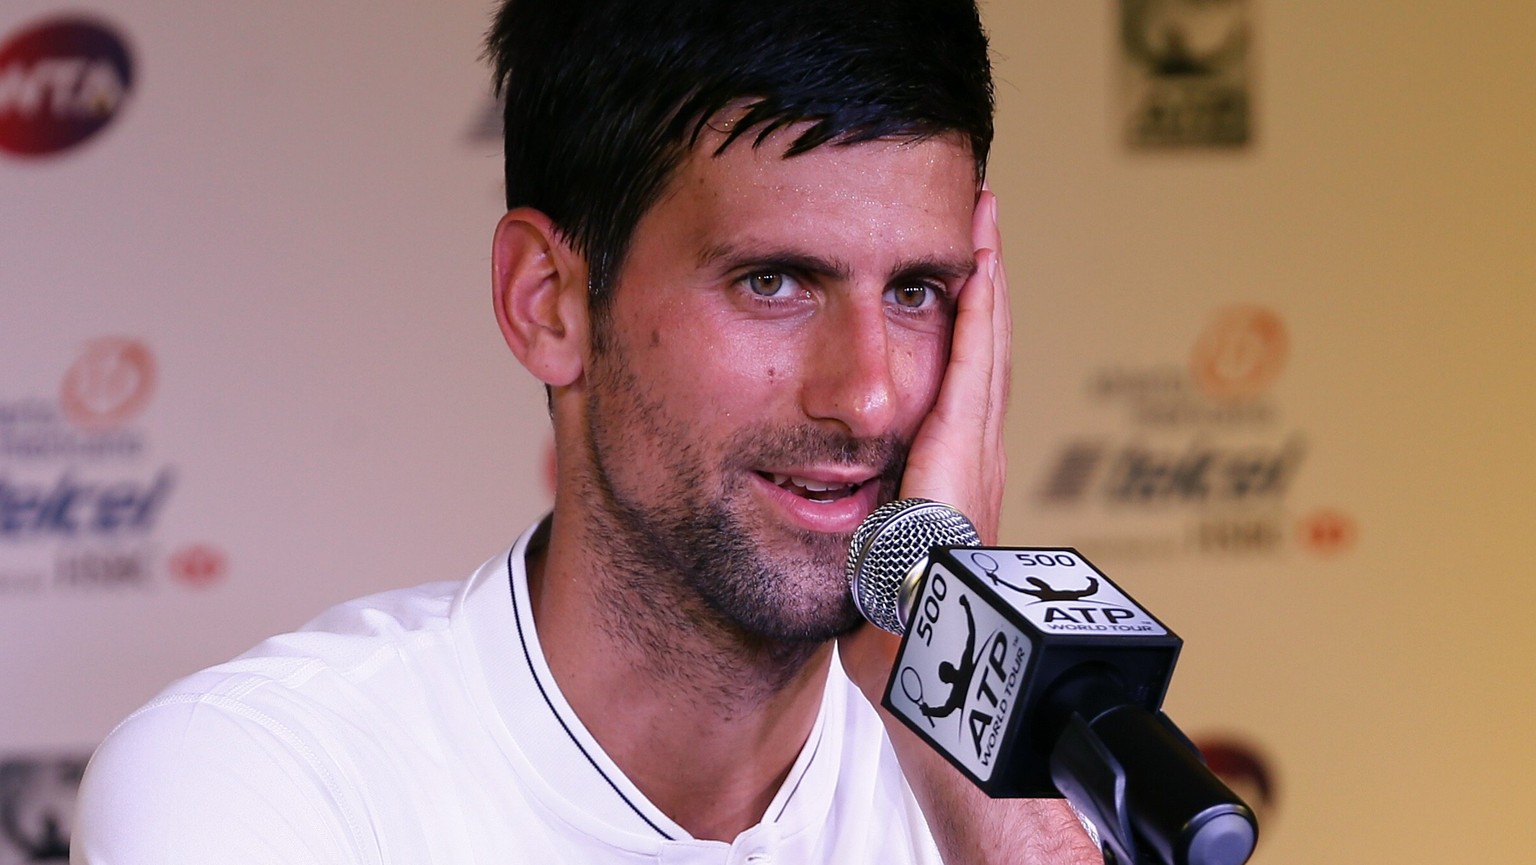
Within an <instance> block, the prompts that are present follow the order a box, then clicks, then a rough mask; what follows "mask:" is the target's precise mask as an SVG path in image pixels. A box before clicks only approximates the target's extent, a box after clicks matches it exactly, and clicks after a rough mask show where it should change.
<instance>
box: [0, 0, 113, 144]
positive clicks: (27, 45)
mask: <svg viewBox="0 0 1536 865" xmlns="http://www.w3.org/2000/svg"><path fill="white" fill-rule="evenodd" d="M132 87H133V63H132V60H131V59H130V57H129V54H128V46H127V43H126V42H124V40H123V39H122V37H120V36H119V35H118V34H116V33H115V32H113V31H112V30H111V29H110V28H109V27H107V26H106V25H104V24H102V23H99V22H96V21H92V20H90V19H86V18H80V17H73V16H72V17H66V18H53V19H49V20H47V21H43V22H40V23H37V24H34V25H32V26H31V27H28V28H26V29H24V30H22V31H20V32H18V33H16V34H14V35H12V36H11V37H10V38H9V39H6V40H5V41H4V42H3V43H0V150H3V151H6V152H9V153H12V154H15V155H18V156H47V155H50V154H55V153H60V152H62V151H65V150H68V149H70V148H72V147H75V146H77V145H79V144H82V143H84V142H85V141H87V140H89V139H90V138H91V137H93V136H95V135H96V134H97V133H99V132H100V131H101V130H102V129H104V128H106V126H107V124H109V123H111V122H112V120H113V118H115V117H117V115H118V114H119V113H120V112H121V109H122V107H123V103H124V102H126V101H127V98H128V93H129V91H130V90H131V89H132Z"/></svg>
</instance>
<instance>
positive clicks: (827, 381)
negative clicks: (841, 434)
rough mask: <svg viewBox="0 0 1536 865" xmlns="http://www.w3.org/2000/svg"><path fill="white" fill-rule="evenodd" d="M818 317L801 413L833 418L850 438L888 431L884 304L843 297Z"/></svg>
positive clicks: (889, 376) (891, 374)
mask: <svg viewBox="0 0 1536 865" xmlns="http://www.w3.org/2000/svg"><path fill="white" fill-rule="evenodd" d="M818 317H819V318H820V321H819V325H820V326H819V327H818V329H817V333H816V334H815V336H814V338H813V340H812V345H810V346H808V347H807V351H808V352H809V353H810V355H811V356H810V358H808V362H807V364H806V368H807V369H808V370H809V372H810V374H809V375H808V376H807V377H806V380H805V382H804V383H803V386H802V396H801V401H802V404H803V407H804V410H805V412H806V414H807V415H808V416H809V417H810V418H811V419H812V420H830V421H835V422H837V423H838V424H841V425H842V426H843V427H844V428H845V429H846V430H847V432H848V433H849V434H850V435H852V436H854V437H856V438H865V437H871V436H878V435H882V434H884V433H887V432H889V431H890V429H891V425H892V423H893V421H894V420H895V417H896V410H897V393H896V371H895V363H896V360H897V359H896V358H894V357H893V356H892V354H891V350H892V344H891V340H890V334H889V331H888V327H889V322H888V321H887V318H886V313H885V307H884V304H883V303H881V302H873V303H870V302H863V303H860V302H855V301H853V300H848V301H846V302H843V303H837V304H833V305H831V306H830V307H829V308H827V309H825V310H823V311H822V312H821V314H820V315H819V316H818Z"/></svg>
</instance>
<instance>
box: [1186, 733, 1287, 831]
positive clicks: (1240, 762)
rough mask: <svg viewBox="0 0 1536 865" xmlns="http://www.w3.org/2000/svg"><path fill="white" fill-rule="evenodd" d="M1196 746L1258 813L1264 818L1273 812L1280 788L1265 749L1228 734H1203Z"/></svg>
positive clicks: (1214, 768) (1211, 766)
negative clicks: (1205, 735) (1220, 735)
mask: <svg viewBox="0 0 1536 865" xmlns="http://www.w3.org/2000/svg"><path fill="white" fill-rule="evenodd" d="M1195 746H1196V747H1197V748H1199V749H1200V754H1201V756H1203V757H1205V763H1206V765H1207V766H1209V767H1210V769H1211V771H1212V772H1214V773H1215V774H1216V775H1217V777H1219V778H1221V780H1222V781H1225V782H1226V784H1227V786H1228V787H1230V788H1232V792H1234V793H1236V794H1237V795H1238V796H1240V797H1242V800H1243V801H1244V802H1247V803H1248V805H1249V807H1251V808H1253V811H1254V814H1255V816H1257V817H1258V818H1259V819H1260V820H1261V821H1262V820H1263V819H1264V818H1265V817H1266V816H1271V815H1273V813H1274V811H1275V806H1276V804H1277V802H1278V800H1279V790H1278V789H1277V787H1276V784H1275V772H1274V769H1273V768H1272V767H1271V766H1270V764H1269V760H1268V759H1266V758H1265V756H1264V753H1263V751H1261V750H1260V749H1259V748H1258V747H1257V746H1255V745H1254V744H1252V743H1250V742H1247V741H1244V740H1242V739H1235V738H1227V737H1210V738H1207V737H1201V738H1199V739H1198V740H1196V742H1195ZM1261 834H1262V833H1261Z"/></svg>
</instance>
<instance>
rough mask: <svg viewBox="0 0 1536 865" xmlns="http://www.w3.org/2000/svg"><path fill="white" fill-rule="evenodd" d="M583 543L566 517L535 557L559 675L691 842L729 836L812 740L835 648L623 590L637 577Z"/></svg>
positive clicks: (536, 598) (619, 758)
mask: <svg viewBox="0 0 1536 865" xmlns="http://www.w3.org/2000/svg"><path fill="white" fill-rule="evenodd" d="M587 540H588V539H585V538H582V537H580V535H579V528H578V527H571V526H566V525H563V524H561V523H559V522H558V521H557V522H556V523H555V525H554V526H553V527H552V528H551V530H550V537H549V543H548V545H547V546H545V547H543V548H541V549H536V550H535V549H530V552H529V554H528V562H527V567H528V582H529V594H530V597H531V599H532V606H533V614H534V618H535V621H536V623H537V626H538V630H539V642H540V644H541V645H542V647H543V650H544V655H545V659H546V662H547V663H548V664H549V668H550V671H551V673H552V674H553V675H554V677H555V679H556V681H557V682H558V684H559V686H560V690H561V692H562V694H563V695H564V696H565V699H566V701H567V702H568V703H569V704H570V705H571V707H572V709H574V710H575V712H576V714H577V716H578V717H579V718H580V719H581V721H582V723H583V724H584V725H585V726H586V727H587V729H588V731H589V732H591V734H592V736H593V737H594V738H595V739H596V740H597V741H598V743H599V744H601V745H602V747H603V749H604V751H605V752H607V754H608V756H609V757H610V758H611V759H612V760H613V761H614V762H615V763H616V764H617V765H618V766H619V768H620V769H622V770H623V771H624V773H625V775H626V776H628V777H629V779H630V780H631V781H632V782H634V784H635V785H636V786H637V787H638V788H639V789H640V790H641V792H643V793H644V794H645V795H646V796H647V797H648V798H649V799H650V800H651V801H652V803H654V804H655V805H656V806H657V807H658V808H660V809H661V810H662V811H663V812H665V813H666V814H667V815H668V816H669V817H671V818H672V819H673V820H674V821H675V822H677V823H678V825H680V826H682V827H683V828H684V829H686V830H688V832H689V833H690V834H691V835H693V836H694V837H695V838H707V839H715V840H722V841H727V842H728V841H731V840H732V839H734V838H735V837H736V835H738V834H739V833H741V832H742V831H744V830H746V829H748V828H750V827H751V826H753V825H755V824H757V823H758V822H760V821H761V820H762V817H763V814H764V811H765V810H766V809H767V807H768V805H769V803H770V802H771V801H772V799H773V797H774V795H775V794H776V793H777V791H778V789H779V787H780V785H781V784H782V783H783V781H784V778H785V777H786V776H787V774H788V772H789V769H790V767H791V766H792V765H793V764H794V761H795V759H796V757H797V756H798V755H799V753H800V750H801V749H802V747H803V746H804V744H805V741H806V739H807V737H808V736H809V734H810V731H811V728H812V726H813V725H814V723H815V720H816V716H817V713H818V712H819V711H820V706H821V697H822V692H823V690H824V688H825V684H826V677H827V671H828V665H829V661H830V657H831V644H830V643H823V644H783V643H764V642H762V641H754V640H751V639H748V638H746V637H744V636H743V635H740V634H739V633H732V632H731V631H730V630H729V629H727V628H724V627H720V626H718V625H715V624H713V621H712V620H713V616H712V614H710V613H708V611H703V610H698V609H688V607H687V604H686V602H683V601H679V599H677V598H657V597H654V596H651V595H650V594H649V593H637V592H635V591H634V590H633V589H632V588H631V589H630V590H629V591H625V590H624V586H626V585H632V584H633V582H634V578H635V575H634V574H618V573H614V572H613V571H612V569H611V568H609V567H607V566H606V563H605V562H601V561H595V560H594V559H595V557H593V556H591V555H584V553H585V552H586V551H590V550H592V549H595V548H596V547H594V546H593V545H591V544H589V543H587ZM637 594H645V595H646V597H645V598H643V599H641V600H638V601H637V600H636V596H637ZM619 598H623V599H625V604H629V605H632V606H623V605H621V604H619V603H618V602H616V599H619Z"/></svg>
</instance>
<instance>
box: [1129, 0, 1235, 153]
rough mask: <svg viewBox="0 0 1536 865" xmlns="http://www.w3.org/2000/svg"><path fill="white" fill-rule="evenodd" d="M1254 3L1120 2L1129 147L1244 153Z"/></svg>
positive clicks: (1232, 0) (1211, 0) (1190, 0)
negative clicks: (1226, 149)
mask: <svg viewBox="0 0 1536 865" xmlns="http://www.w3.org/2000/svg"><path fill="white" fill-rule="evenodd" d="M1252 34H1253V19H1252V14H1251V13H1250V10H1249V0H1120V78H1121V82H1122V86H1121V99H1122V111H1123V115H1124V129H1125V140H1126V142H1127V143H1128V144H1129V145H1130V146H1131V147H1133V148H1141V149H1152V148H1170V147H1240V146H1242V145H1244V144H1247V143H1248V140H1249V139H1250V137H1251V130H1250V126H1251V123H1252V120H1251V116H1252V102H1253V97H1252V83H1251V81H1250V73H1249V62H1248V58H1249V55H1250V53H1251V52H1250V43H1251V41H1252Z"/></svg>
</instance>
